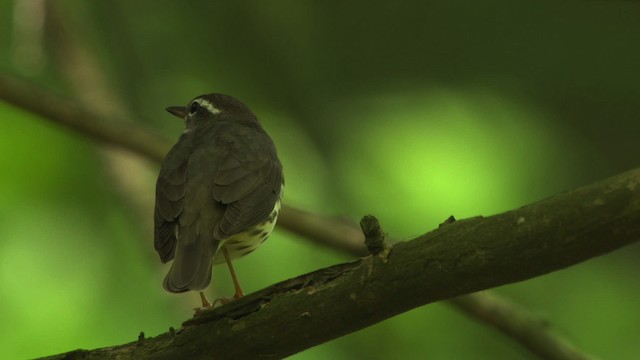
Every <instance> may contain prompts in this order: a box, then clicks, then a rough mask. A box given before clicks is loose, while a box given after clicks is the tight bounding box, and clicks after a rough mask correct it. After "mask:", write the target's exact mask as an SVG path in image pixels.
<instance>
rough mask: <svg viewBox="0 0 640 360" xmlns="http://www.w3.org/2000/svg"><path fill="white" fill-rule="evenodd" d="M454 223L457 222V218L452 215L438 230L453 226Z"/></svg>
mask: <svg viewBox="0 0 640 360" xmlns="http://www.w3.org/2000/svg"><path fill="white" fill-rule="evenodd" d="M454 222H456V218H455V217H453V215H451V216H449V217H448V218H447V220H445V221H444V222H443V223H442V224H440V225H438V228H441V227H443V226H446V225H449V224H453V223H454Z"/></svg>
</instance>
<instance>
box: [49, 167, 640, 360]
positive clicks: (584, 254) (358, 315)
mask: <svg viewBox="0 0 640 360" xmlns="http://www.w3.org/2000/svg"><path fill="white" fill-rule="evenodd" d="M638 239H640V169H636V170H632V171H629V172H626V173H624V174H621V175H618V176H615V177H612V178H610V179H608V180H605V181H602V182H599V183H596V184H593V185H589V186H585V187H582V188H579V189H576V190H573V191H570V192H567V193H564V194H560V195H557V196H554V197H552V198H549V199H546V200H543V201H540V202H537V203H534V204H531V205H528V206H525V207H522V208H520V209H517V210H513V211H509V212H506V213H503V214H499V215H494V216H490V217H486V218H485V217H475V218H471V219H466V220H462V221H457V222H454V223H451V224H448V225H446V226H443V227H441V228H439V229H436V230H434V231H432V232H429V233H427V234H425V235H422V236H420V237H418V238H416V239H414V240H411V241H408V242H400V243H397V244H395V245H394V246H393V247H391V249H390V251H383V252H381V253H380V255H370V256H368V257H365V258H362V259H359V260H356V261H353V262H349V263H344V264H340V265H335V266H332V267H329V268H325V269H321V270H318V271H315V272H313V273H310V274H306V275H303V276H299V277H297V278H295V279H291V280H288V281H285V282H282V283H279V284H276V285H273V286H271V287H268V288H266V289H264V290H262V291H259V292H256V293H253V294H251V295H248V296H246V297H244V298H242V299H240V300H238V301H236V302H233V303H231V304H228V305H225V306H221V307H219V308H216V309H214V310H210V311H207V312H204V313H202V314H200V315H199V316H198V317H196V318H194V319H192V320H190V321H187V322H185V323H184V324H183V328H182V329H181V330H180V331H178V332H177V333H176V332H172V333H171V332H170V333H166V334H162V335H160V336H158V337H155V338H150V339H146V340H139V341H138V342H136V343H131V344H126V345H122V346H118V347H113V348H107V349H98V350H93V351H92V352H88V351H82V350H78V351H76V352H74V353H73V355H77V356H79V357H81V356H89V355H90V356H91V358H92V359H94V358H95V359H98V358H101V357H106V358H110V357H112V356H114V355H115V354H117V355H118V357H119V358H120V359H134V358H135V359H139V358H154V359H175V358H184V357H185V356H188V357H189V358H209V357H213V356H215V357H216V358H221V359H222V358H229V359H238V358H262V357H269V358H282V357H286V356H289V355H292V354H295V353H297V352H299V351H302V350H304V349H307V348H309V347H312V346H315V345H318V344H321V343H323V342H326V341H329V340H332V339H334V338H337V337H340V336H343V335H345V334H348V333H350V332H353V331H356V330H358V329H362V328H364V327H367V326H370V325H372V324H375V323H377V322H380V321H382V320H384V319H387V318H389V317H392V316H394V315H397V314H399V313H402V312H405V311H408V310H410V309H413V308H415V307H417V306H421V305H425V304H428V303H432V302H435V301H440V300H443V299H449V298H454V297H457V296H460V295H463V294H468V293H472V292H476V291H479V290H483V289H488V288H492V287H496V286H500V285H505V284H509V283H513V282H517V281H522V280H526V279H530V278H532V277H536V276H540V275H543V274H546V273H549V272H552V271H555V270H559V269H562V268H565V267H567V266H571V265H574V264H577V263H579V262H582V261H585V260H588V259H590V258H593V257H596V256H599V255H602V254H605V253H607V252H609V251H612V250H615V249H617V248H620V247H622V246H624V245H627V244H630V243H632V242H635V241H637V240H638ZM265 324H268V328H267V327H266V325H265ZM266 334H267V335H266ZM70 355H71V354H63V355H59V356H58V357H52V359H62V358H66V357H65V356H70Z"/></svg>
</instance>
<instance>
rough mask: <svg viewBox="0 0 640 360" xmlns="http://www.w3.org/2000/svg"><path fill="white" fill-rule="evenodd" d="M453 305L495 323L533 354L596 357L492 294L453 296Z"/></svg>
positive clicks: (570, 359)
mask: <svg viewBox="0 0 640 360" xmlns="http://www.w3.org/2000/svg"><path fill="white" fill-rule="evenodd" d="M447 303H448V304H450V305H455V308H456V309H457V310H462V311H463V312H464V313H466V314H467V315H469V317H471V318H472V319H475V320H478V321H480V322H482V323H483V324H486V325H489V326H492V327H494V328H496V330H499V331H500V332H502V333H504V334H507V335H508V336H509V337H510V338H512V339H516V340H517V341H518V342H519V343H520V344H521V345H523V346H524V347H525V348H527V349H528V350H529V351H530V352H531V353H533V354H536V355H538V356H540V358H542V359H549V360H588V359H595V358H594V357H593V356H591V355H589V354H586V353H584V352H583V351H581V350H579V349H577V348H576V347H574V346H573V345H572V344H570V343H569V342H568V341H566V340H564V339H562V338H561V337H560V336H558V335H557V334H554V333H553V329H552V328H551V325H550V324H549V323H548V322H547V321H544V320H543V319H541V318H540V317H539V316H537V315H534V314H532V313H530V312H529V311H528V310H526V309H524V308H522V307H520V306H518V305H516V304H514V303H512V302H510V301H508V300H506V299H503V298H500V297H498V296H495V295H493V294H491V293H490V292H488V291H487V292H482V293H477V294H470V295H466V296H460V297H457V298H454V299H450V300H449V301H448V302H447Z"/></svg>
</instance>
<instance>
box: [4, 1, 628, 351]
mask: <svg viewBox="0 0 640 360" xmlns="http://www.w3.org/2000/svg"><path fill="white" fill-rule="evenodd" d="M39 3H40V2H39V1H35V0H20V1H17V0H16V1H9V0H0V71H2V72H5V73H11V74H17V75H20V76H23V77H29V78H31V79H32V80H33V81H36V82H38V83H41V84H42V85H43V86H45V87H47V88H49V89H52V90H54V91H56V92H58V93H62V94H65V95H66V96H69V97H74V96H75V95H74V93H73V88H72V86H71V85H69V82H68V81H67V76H68V73H67V74H65V73H64V71H62V70H61V68H62V65H61V64H63V62H64V59H65V58H64V55H63V56H57V57H56V56H54V55H53V54H54V53H56V47H57V46H59V44H57V43H56V41H57V40H56V39H57V38H56V37H54V36H51V34H52V33H55V29H53V28H52V25H51V23H46V25H45V27H44V28H43V31H42V32H40V33H37V32H36V33H29V32H28V31H27V32H25V31H24V30H20V29H21V27H20V26H21V24H22V23H24V22H25V21H26V20H25V19H33V18H34V17H35V15H33V14H34V11H36V10H37V9H38V4H39ZM48 3H49V4H55V5H54V7H55V10H56V11H57V13H58V14H59V17H60V19H62V23H64V24H65V27H66V28H67V30H68V31H70V32H71V33H72V34H73V37H74V39H75V40H76V41H77V42H78V44H80V46H82V47H84V48H85V49H86V51H87V52H88V53H89V54H91V55H92V56H95V57H96V59H98V61H99V64H100V66H102V67H103V69H104V71H105V77H106V79H107V80H108V84H109V85H110V86H111V87H112V89H113V90H115V92H116V93H117V94H118V95H119V97H120V100H122V101H123V102H124V104H125V105H126V106H128V107H129V109H130V111H131V112H132V113H133V114H135V116H136V118H137V119H140V120H139V121H141V122H144V123H145V125H147V126H149V127H152V128H154V129H155V131H156V132H158V133H160V134H163V135H164V136H166V137H167V138H170V139H175V138H177V137H178V135H179V133H180V131H181V124H180V123H179V121H178V122H176V121H175V119H174V118H173V117H171V116H170V115H169V114H167V113H165V112H164V111H163V108H164V107H166V106H168V105H180V104H184V103H186V102H187V101H188V100H189V99H190V98H192V97H194V96H196V95H199V94H202V93H207V92H214V91H215V92H223V93H228V94H231V95H234V96H236V97H238V98H240V99H242V100H243V101H244V102H246V103H247V104H249V105H250V107H251V108H252V109H253V110H254V112H255V113H256V114H258V116H259V118H260V119H261V121H262V122H263V124H264V126H265V128H267V130H268V131H269V132H270V134H271V135H272V137H273V138H274V140H275V141H276V144H277V146H278V149H279V153H280V156H281V158H282V161H283V163H284V166H285V176H286V179H287V190H286V197H285V201H286V202H287V203H288V204H291V205H295V206H298V207H302V208H306V209H309V210H312V211H316V212H321V213H331V214H340V215H344V216H346V217H349V218H352V219H354V220H357V219H358V218H359V217H361V216H362V215H364V214H368V213H372V214H375V215H377V216H378V217H379V219H380V220H381V222H382V224H383V226H384V228H385V230H386V231H387V232H389V233H390V236H391V237H393V238H396V239H409V238H411V237H414V236H416V235H420V234H422V233H424V232H426V231H429V230H430V229H433V228H434V227H436V226H437V224H438V223H440V222H442V221H443V220H444V219H446V218H447V217H448V216H449V215H451V214H454V215H455V216H456V217H457V218H464V217H469V216H475V215H491V214H495V213H499V212H502V211H506V210H509V209H512V208H516V207H519V206H522V205H525V204H527V203H530V202H533V201H536V200H540V199H542V198H545V197H548V196H552V195H553V194H556V193H559V192H562V191H566V190H568V189H571V188H574V187H577V186H580V185H585V184H588V183H590V182H593V181H596V180H599V179H603V178H606V177H608V176H612V175H614V174H616V173H619V172H622V171H625V170H628V169H631V168H634V167H637V166H638V165H639V164H640V150H639V143H640V115H639V114H640V65H639V64H640V45H639V44H640V21H639V19H640V3H639V2H633V1H627V2H625V1H582V0H580V1H564V2H557V1H538V2H513V1H506V0H505V1H490V2H478V3H476V2H457V1H453V2H452V1H431V2H424V1H417V0H414V1H402V2H390V1H368V2H364V1H344V2H337V1H326V2H321V1H294V0H288V1H269V2H268V1H259V0H252V1H251V0H243V1H224V2H222V1H204V0H199V1H184V2H178V1H174V2H169V1H157V2H156V1H125V0H110V1H107V0H96V1H91V2H85V1H79V0H57V1H55V2H53V1H49V2H48ZM25 4H30V5H29V6H31V7H29V6H26V7H24V6H25ZM34 4H35V5H34ZM20 6H23V7H22V8H21V7H20ZM25 8H26V9H31V10H26V12H25V10H24V9H25ZM20 9H22V10H20ZM34 9H36V10H34ZM25 13H26V14H27V15H26V16H25V15H24V14H25ZM38 39H40V40H41V41H40V40H38ZM25 49H26V50H25ZM34 49H35V50H34ZM36 50H37V51H36ZM34 51H35V52H34ZM96 101H99V100H96ZM89 106H90V105H89ZM0 126H1V128H2V131H1V132H0V168H1V169H2V176H0V199H1V201H2V203H1V205H2V206H0V285H1V287H0V319H2V321H1V323H0V326H2V330H1V331H2V333H1V336H0V358H2V359H14V358H15V359H21V358H29V357H37V356H44V355H51V354H54V353H59V352H64V351H69V350H72V349H76V348H94V347H103V346H108V345H114V344H119V343H124V342H129V341H133V340H135V339H136V338H137V336H138V333H139V332H140V331H144V332H145V333H146V334H147V336H155V335H157V334H159V333H162V332H165V331H167V329H168V328H169V327H170V326H174V327H177V326H179V324H180V323H181V322H182V321H183V320H185V319H186V318H188V317H189V316H191V314H192V310H191V308H192V307H193V306H195V305H196V304H197V301H198V297H197V296H196V295H195V294H187V295H173V294H167V293H165V292H164V291H163V290H162V288H161V285H160V284H161V281H162V278H163V276H164V273H165V272H166V269H167V266H166V265H162V264H160V262H159V260H158V258H157V255H156V254H155V252H154V250H153V246H152V232H151V226H150V222H151V214H152V212H151V206H152V200H153V192H154V185H155V176H156V175H157V171H158V165H157V164H154V163H150V162H146V161H144V160H140V159H138V158H137V157H135V156H130V155H129V154H127V153H126V152H124V153H123V152H114V150H113V149H105V148H104V147H101V146H96V144H95V143H94V142H92V141H91V140H88V139H86V138H84V137H82V136H79V135H77V134H75V133H70V132H68V131H66V130H63V129H61V128H59V127H57V126H55V125H53V124H51V123H49V122H46V121H43V120H42V119H40V118H38V117H36V116H34V115H31V114H29V113H27V112H24V111H23V110H20V109H17V108H14V107H12V106H10V105H8V104H6V103H3V102H1V101H0ZM639 255H640V247H639V246H638V245H634V246H630V247H627V248H625V249H622V250H619V251H617V252H614V253H612V254H609V255H606V256H603V257H600V258H597V259H594V260H591V261H588V262H586V263H584V264H580V265H578V266H574V267H572V268H569V269H567V270H564V271H560V272H556V273H553V274H549V275H546V276H543V277H540V278H536V279H533V280H530V281H527V282H523V283H519V284H514V285H510V286H505V287H501V288H499V289H496V290H495V291H496V292H497V293H499V294H502V295H504V296H506V297H509V298H511V299H513V300H514V301H516V302H517V303H519V304H522V305H524V306H526V307H528V308H529V309H531V310H532V311H533V312H535V313H538V314H540V315H541V316H542V317H543V318H545V319H548V320H549V321H550V322H551V323H552V324H553V325H554V326H555V327H556V328H557V330H558V332H559V333H561V334H562V335H563V336H566V337H567V338H569V339H570V340H571V341H573V342H574V343H575V344H576V345H577V346H578V347H580V348H582V349H584V350H585V351H587V352H590V353H592V354H595V355H597V356H600V357H603V358H611V359H637V356H638V354H640V342H639V341H638V334H640V312H638V305H637V304H638V303H639V302H640V289H639V287H638V279H639V278H640V277H639V275H640V274H639V273H640V266H639V262H638V256H639ZM347 259H348V257H346V256H345V255H343V254H340V253H336V252H334V251H332V250H327V249H325V248H321V247H318V246H316V245H313V244H311V243H309V242H307V241H304V239H300V238H297V237H296V236H294V235H291V234H289V233H286V232H285V231H283V230H277V231H276V232H275V233H274V235H272V237H271V239H270V241H268V242H267V243H266V244H265V246H263V247H261V249H260V250H259V251H257V252H255V253H254V254H252V255H251V256H249V257H246V258H243V259H241V260H239V261H237V262H236V266H237V271H238V273H239V276H240V277H241V280H242V282H243V285H244V287H245V290H247V291H255V290H258V289H260V288H263V287H266V286H268V285H270V284H272V283H274V282H277V281H281V280H284V279H287V278H289V277H292V276H296V275H299V274H301V273H304V272H307V271H312V270H315V269H318V268H320V267H323V266H327V265H331V264H335V263H337V262H340V261H344V260H347ZM231 291H232V287H231V285H230V281H229V278H228V275H227V271H226V269H224V268H223V267H220V268H216V270H215V271H214V286H213V287H212V289H211V290H210V294H211V295H212V296H216V295H224V294H228V293H230V292H231ZM212 351H213V352H215V351H216V349H212ZM294 358H295V359H305V360H307V359H326V358H332V359H351V358H366V359H391V358H393V359H397V358H404V359H414V358H430V359H530V358H532V356H531V355H530V354H528V353H527V352H525V351H524V350H522V349H521V348H520V347H519V346H518V345H516V344H514V343H513V342H512V341H511V340H509V339H507V338H505V337H503V336H502V335H500V334H497V333H496V332H494V331H493V330H491V329H489V328H486V327H484V326H481V325H479V324H477V323H475V322H474V321H472V320H469V319H467V318H466V317H464V316H463V315H461V314H460V313H458V312H456V311H455V309H453V308H452V307H449V306H448V305H446V304H433V305H429V306H425V307H422V308H418V309H415V310H413V311H410V312H408V313H405V314H403V315H400V316H397V317H395V318H393V319H390V320H388V321H385V322H383V323H381V324H378V325H376V326H373V327H370V328H368V329H365V330H363V331H360V332H358V333H355V334H352V335H349V336H346V337H343V338H340V339H338V340H336V341H333V342H330V343H328V344H324V345H322V346H318V347H316V348H313V349H310V350H308V351H305V352H303V353H301V354H298V355H296V356H294Z"/></svg>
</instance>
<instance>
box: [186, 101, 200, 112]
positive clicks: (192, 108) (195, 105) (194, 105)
mask: <svg viewBox="0 0 640 360" xmlns="http://www.w3.org/2000/svg"><path fill="white" fill-rule="evenodd" d="M198 109H200V104H198V103H197V102H195V101H194V102H192V103H191V106H190V107H189V113H191V114H193V113H195V112H196V111H198Z"/></svg>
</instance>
